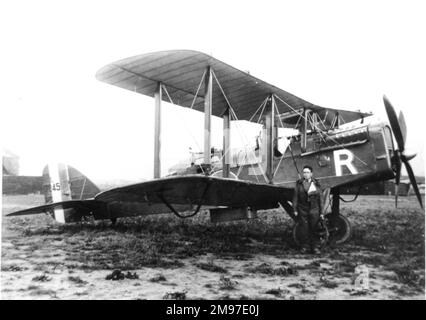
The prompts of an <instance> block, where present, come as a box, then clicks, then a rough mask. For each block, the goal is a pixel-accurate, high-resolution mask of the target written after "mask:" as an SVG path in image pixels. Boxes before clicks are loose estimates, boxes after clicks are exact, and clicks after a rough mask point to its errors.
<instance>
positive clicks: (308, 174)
mask: <svg viewBox="0 0 426 320" xmlns="http://www.w3.org/2000/svg"><path fill="white" fill-rule="evenodd" d="M303 178H304V179H306V180H309V179H311V178H312V172H311V170H309V169H308V168H305V169H303Z"/></svg>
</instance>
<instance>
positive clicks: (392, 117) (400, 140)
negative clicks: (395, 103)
mask: <svg viewBox="0 0 426 320" xmlns="http://www.w3.org/2000/svg"><path fill="white" fill-rule="evenodd" d="M383 102H384V104H385V108H386V113H387V115H388V119H389V123H390V125H391V128H392V132H393V134H394V136H395V139H396V143H397V145H398V149H399V151H401V152H403V151H404V136H403V134H402V131H401V127H400V125H399V121H398V118H397V116H396V112H395V109H394V108H393V107H392V105H391V103H390V102H389V100H388V98H386V96H383Z"/></svg>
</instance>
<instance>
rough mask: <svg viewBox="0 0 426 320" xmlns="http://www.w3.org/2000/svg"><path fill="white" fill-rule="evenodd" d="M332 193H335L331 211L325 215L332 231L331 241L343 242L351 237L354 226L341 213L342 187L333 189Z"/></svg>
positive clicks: (335, 242)
mask: <svg viewBox="0 0 426 320" xmlns="http://www.w3.org/2000/svg"><path fill="white" fill-rule="evenodd" d="M331 194H332V195H333V201H332V203H331V213H329V214H326V216H325V218H326V221H327V228H328V230H329V232H330V242H331V243H334V244H342V243H344V242H346V241H348V240H349V238H350V237H351V233H352V228H351V224H350V222H349V220H348V219H347V218H346V217H344V216H342V215H341V214H340V189H339V188H335V189H333V190H331Z"/></svg>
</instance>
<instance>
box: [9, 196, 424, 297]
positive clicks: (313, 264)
mask: <svg viewBox="0 0 426 320" xmlns="http://www.w3.org/2000/svg"><path fill="white" fill-rule="evenodd" d="M345 198H350V196H345ZM43 201H44V199H43V197H42V196H40V195H30V196H3V223H2V259H1V293H2V299H289V300H291V299H296V300H299V299H424V298H425V290H424V288H425V239H424V229H425V228H424V227H425V220H424V219H425V215H424V211H423V210H422V209H420V208H419V205H418V203H417V202H416V199H415V197H400V201H399V208H398V209H395V207H394V198H393V197H386V196H383V197H380V196H360V197H359V198H358V201H356V202H353V203H342V206H341V207H342V209H341V210H342V214H343V215H345V216H346V217H348V219H349V220H350V221H351V223H352V228H353V234H352V238H351V239H350V241H349V242H347V243H346V244H344V245H341V246H339V247H327V248H325V249H324V250H323V252H322V254H321V255H312V254H300V253H299V252H298V250H297V248H296V247H295V245H294V244H293V241H292V226H293V222H292V221H291V219H290V218H288V217H287V216H286V215H285V214H284V213H283V211H282V210H281V209H280V210H278V209H276V210H268V211H263V212H260V213H259V218H257V219H254V220H250V221H239V222H229V223H225V224H223V223H222V224H212V223H210V222H209V217H208V214H207V213H201V214H199V215H198V216H197V217H194V218H190V219H187V220H181V219H178V218H176V217H175V216H173V215H159V216H155V217H138V218H132V219H130V218H129V219H121V220H119V221H118V223H117V225H116V226H114V227H111V225H110V222H109V221H105V222H103V221H100V222H85V223H83V224H70V225H60V224H58V223H56V222H55V221H53V220H52V219H51V218H50V217H48V216H45V215H36V216H26V217H13V218H5V217H4V215H6V214H7V213H9V212H12V211H15V210H19V209H23V208H26V207H30V206H33V205H39V204H43ZM358 265H365V266H366V267H367V268H368V271H369V287H368V289H367V290H359V289H358V287H357V286H356V285H355V284H354V283H353V282H354V271H355V268H356V267H357V266H358ZM114 270H118V271H114ZM107 278H108V279H109V280H107ZM111 278H113V279H115V280H112V279H111Z"/></svg>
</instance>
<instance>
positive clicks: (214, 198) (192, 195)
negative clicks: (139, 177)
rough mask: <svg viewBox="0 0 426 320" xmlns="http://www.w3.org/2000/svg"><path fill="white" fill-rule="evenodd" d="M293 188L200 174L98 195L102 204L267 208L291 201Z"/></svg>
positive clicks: (168, 178)
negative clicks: (138, 203) (121, 202)
mask: <svg viewBox="0 0 426 320" xmlns="http://www.w3.org/2000/svg"><path fill="white" fill-rule="evenodd" d="M292 195H293V189H290V188H284V187H279V186H274V185H268V184H259V183H253V182H247V181H240V180H234V179H225V178H218V177H207V176H201V175H190V176H173V177H167V178H162V179H156V180H152V181H147V182H142V183H138V184H133V185H129V186H125V187H120V188H115V189H111V190H108V191H105V192H102V193H100V194H98V195H97V196H96V197H95V200H98V201H101V202H106V203H109V202H113V201H124V202H126V201H127V202H145V203H163V204H164V203H169V204H177V205H188V204H191V205H201V206H215V207H219V206H226V207H246V206H248V207H252V208H256V209H267V208H274V207H277V206H278V202H279V201H285V200H290V199H291V197H292Z"/></svg>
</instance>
